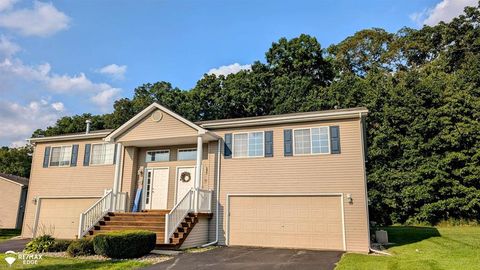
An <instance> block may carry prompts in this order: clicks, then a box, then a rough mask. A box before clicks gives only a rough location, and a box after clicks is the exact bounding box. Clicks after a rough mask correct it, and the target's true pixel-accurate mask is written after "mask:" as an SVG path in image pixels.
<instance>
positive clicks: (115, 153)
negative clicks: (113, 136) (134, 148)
mask: <svg viewBox="0 0 480 270" xmlns="http://www.w3.org/2000/svg"><path fill="white" fill-rule="evenodd" d="M115 162H117V145H115V149H114V150H113V164H115Z"/></svg>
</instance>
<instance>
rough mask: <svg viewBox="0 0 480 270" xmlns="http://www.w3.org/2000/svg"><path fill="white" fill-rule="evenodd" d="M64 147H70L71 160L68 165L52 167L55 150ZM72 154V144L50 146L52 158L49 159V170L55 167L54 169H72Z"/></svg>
mask: <svg viewBox="0 0 480 270" xmlns="http://www.w3.org/2000/svg"><path fill="white" fill-rule="evenodd" d="M62 147H70V159H69V163H68V165H57V166H55V165H50V164H51V162H52V156H53V155H52V154H53V148H62ZM72 152H73V145H72V144H65V145H55V146H50V157H49V158H48V168H50V167H54V168H66V167H70V165H71V164H72Z"/></svg>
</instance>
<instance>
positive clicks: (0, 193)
mask: <svg viewBox="0 0 480 270" xmlns="http://www.w3.org/2000/svg"><path fill="white" fill-rule="evenodd" d="M21 194H22V186H20V185H18V184H15V183H12V182H10V181H6V180H3V178H1V177H0V198H1V199H0V200H1V203H0V228H2V229H15V227H16V225H17V216H18V208H19V206H20V205H19V204H20V196H21Z"/></svg>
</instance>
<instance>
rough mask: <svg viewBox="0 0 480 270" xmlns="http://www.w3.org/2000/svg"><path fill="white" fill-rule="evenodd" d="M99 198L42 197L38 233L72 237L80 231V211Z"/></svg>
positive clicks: (61, 237)
mask: <svg viewBox="0 0 480 270" xmlns="http://www.w3.org/2000/svg"><path fill="white" fill-rule="evenodd" d="M97 200H98V198H82V199H42V200H41V203H40V211H39V218H38V227H37V235H40V234H44V233H48V234H52V235H53V236H54V237H56V238H60V239H72V238H75V236H76V235H77V233H78V222H79V217H80V213H82V212H83V211H85V210H86V209H88V208H89V207H90V206H92V205H93V204H94V203H95V202H96V201H97Z"/></svg>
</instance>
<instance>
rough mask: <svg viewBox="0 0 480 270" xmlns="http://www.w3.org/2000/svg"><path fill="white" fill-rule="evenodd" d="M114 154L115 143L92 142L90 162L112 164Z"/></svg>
mask: <svg viewBox="0 0 480 270" xmlns="http://www.w3.org/2000/svg"><path fill="white" fill-rule="evenodd" d="M114 155H115V144H113V143H101V144H92V155H91V158H90V164H92V165H103V164H113V160H114Z"/></svg>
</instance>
